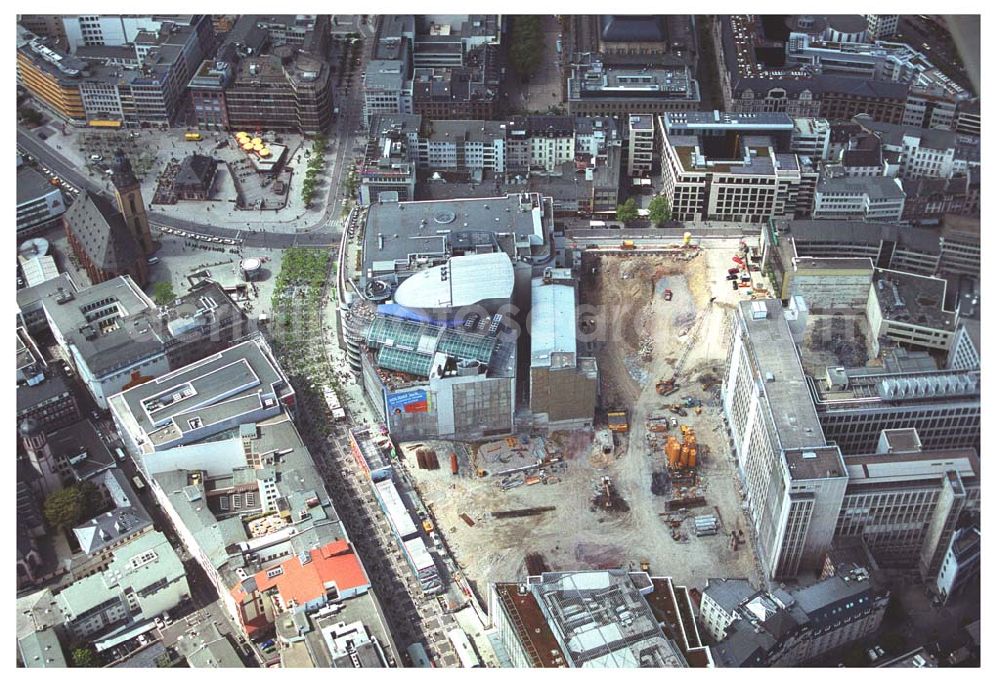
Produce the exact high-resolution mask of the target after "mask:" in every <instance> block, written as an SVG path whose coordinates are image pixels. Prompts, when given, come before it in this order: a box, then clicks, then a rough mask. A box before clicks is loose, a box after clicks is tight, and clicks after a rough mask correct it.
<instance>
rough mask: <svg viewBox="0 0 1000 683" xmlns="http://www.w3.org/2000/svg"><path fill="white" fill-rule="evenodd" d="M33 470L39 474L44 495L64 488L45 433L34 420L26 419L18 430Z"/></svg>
mask: <svg viewBox="0 0 1000 683" xmlns="http://www.w3.org/2000/svg"><path fill="white" fill-rule="evenodd" d="M18 431H19V432H20V435H21V439H22V441H23V443H24V450H25V451H26V452H27V454H28V461H29V462H30V463H31V467H32V469H34V470H35V472H37V473H38V477H39V482H40V484H41V487H42V494H43V495H45V496H48V495H50V494H52V493H55V492H56V491H58V490H59V489H61V488H62V487H63V485H62V476H60V474H59V471H58V466H57V464H56V460H55V458H54V457H53V456H52V449H51V448H50V447H49V442H48V439H47V438H46V437H45V432H44V431H43V430H42V428H41V426H40V425H39V424H38V422H37V421H36V420H35V419H34V418H31V417H29V418H26V419H25V420H24V422H22V423H21V427H20V429H19V430H18Z"/></svg>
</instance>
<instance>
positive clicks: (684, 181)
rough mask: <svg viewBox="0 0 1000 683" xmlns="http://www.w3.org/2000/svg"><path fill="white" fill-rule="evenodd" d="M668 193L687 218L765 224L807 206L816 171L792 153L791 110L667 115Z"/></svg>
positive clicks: (677, 213) (663, 126)
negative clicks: (759, 112) (757, 112)
mask: <svg viewBox="0 0 1000 683" xmlns="http://www.w3.org/2000/svg"><path fill="white" fill-rule="evenodd" d="M659 125H660V144H661V145H662V147H661V154H660V157H661V163H662V166H663V193H664V194H665V195H666V196H667V197H668V199H669V200H670V205H671V207H672V210H673V214H674V217H675V218H677V219H678V220H684V221H700V220H721V221H739V222H749V223H762V222H766V221H768V220H769V219H771V218H774V217H776V216H785V215H789V216H793V215H796V214H797V213H801V212H805V211H808V210H809V208H810V205H811V200H812V195H813V191H814V188H815V181H816V177H817V174H816V172H815V171H814V170H813V169H812V167H811V166H810V165H808V163H807V162H805V161H803V160H802V159H800V158H799V157H797V156H796V155H794V154H790V153H789V152H788V150H789V146H790V143H791V137H792V132H793V130H794V129H795V125H794V123H793V122H792V119H791V118H790V117H789V116H788V115H786V114H735V115H734V114H722V113H720V112H694V113H681V114H665V115H664V116H663V117H661V118H660V119H659Z"/></svg>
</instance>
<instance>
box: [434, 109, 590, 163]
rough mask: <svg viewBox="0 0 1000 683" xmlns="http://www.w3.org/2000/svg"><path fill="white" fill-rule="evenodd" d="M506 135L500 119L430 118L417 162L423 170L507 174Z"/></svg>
mask: <svg viewBox="0 0 1000 683" xmlns="http://www.w3.org/2000/svg"><path fill="white" fill-rule="evenodd" d="M570 130H571V131H572V128H571V129H570ZM571 135H572V133H571ZM504 137H505V129H504V124H502V123H500V122H499V121H427V122H426V124H425V125H424V130H423V134H422V135H421V136H420V138H419V142H418V146H417V157H416V161H417V164H418V166H419V167H420V168H421V169H426V170H428V171H432V172H433V171H463V172H467V173H470V174H472V175H476V176H478V175H479V174H481V173H482V172H483V171H491V172H495V173H503V172H504V171H505V170H506V161H505V156H504V148H505V144H504V143H505V140H504Z"/></svg>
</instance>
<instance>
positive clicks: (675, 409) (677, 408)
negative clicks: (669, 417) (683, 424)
mask: <svg viewBox="0 0 1000 683" xmlns="http://www.w3.org/2000/svg"><path fill="white" fill-rule="evenodd" d="M667 410H669V411H670V412H671V413H673V414H674V415H680V416H681V417H687V411H686V410H684V409H683V408H682V407H681V405H680V404H679V403H671V404H670V405H669V406H667Z"/></svg>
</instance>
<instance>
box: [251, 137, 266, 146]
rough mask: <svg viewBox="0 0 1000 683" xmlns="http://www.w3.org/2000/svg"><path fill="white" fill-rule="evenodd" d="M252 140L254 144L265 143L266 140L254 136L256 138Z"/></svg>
mask: <svg viewBox="0 0 1000 683" xmlns="http://www.w3.org/2000/svg"><path fill="white" fill-rule="evenodd" d="M250 142H252V143H253V144H255V145H260V144H263V142H264V141H263V140H261V139H260V138H254V139H253V140H251V141H250Z"/></svg>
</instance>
